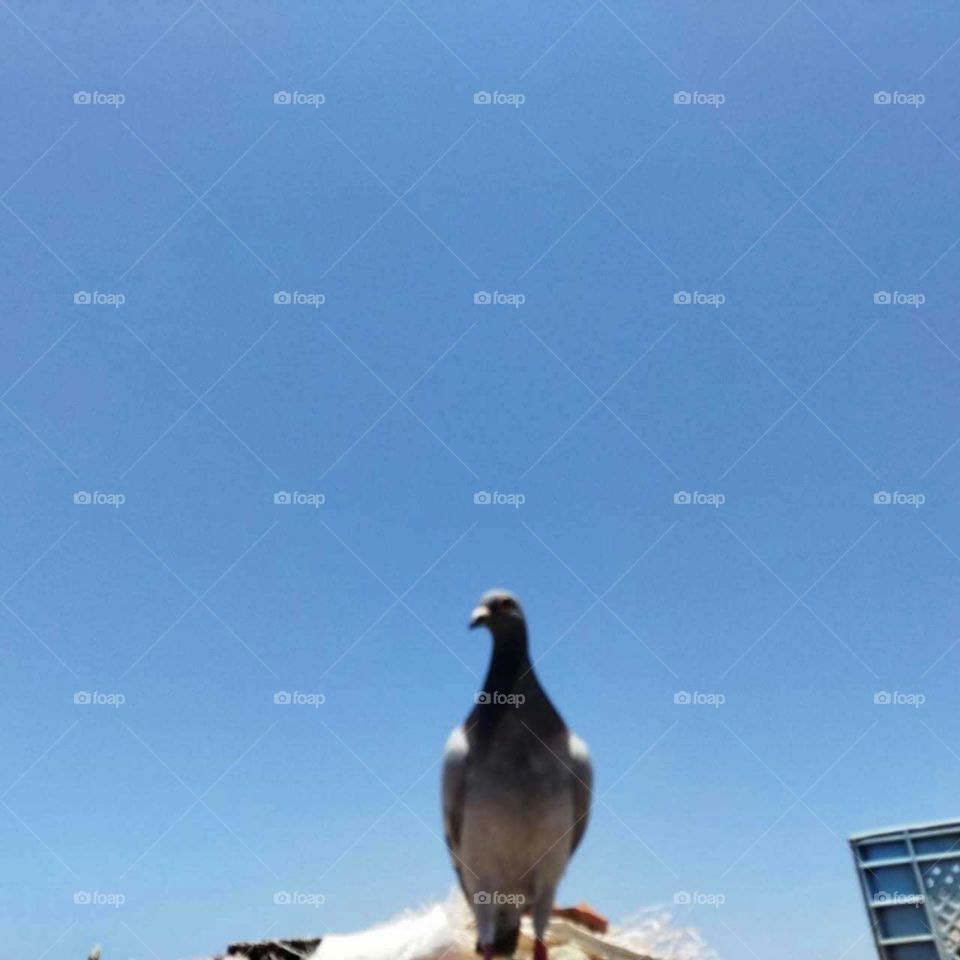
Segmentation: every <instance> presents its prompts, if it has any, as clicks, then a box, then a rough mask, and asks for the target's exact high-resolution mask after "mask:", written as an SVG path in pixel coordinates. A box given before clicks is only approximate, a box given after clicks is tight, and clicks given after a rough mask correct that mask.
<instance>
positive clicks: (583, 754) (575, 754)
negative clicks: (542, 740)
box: [569, 731, 593, 856]
mask: <svg viewBox="0 0 960 960" xmlns="http://www.w3.org/2000/svg"><path fill="white" fill-rule="evenodd" d="M569 750H570V772H571V773H572V774H573V816H574V825H573V829H572V831H571V833H572V834H573V842H572V843H571V845H570V855H571V856H573V853H574V851H575V850H576V849H577V847H578V846H580V841H581V840H582V839H583V835H584V833H586V830H587V820H588V819H589V817H590V799H591V797H592V796H593V764H592V763H591V762H590V751H589V750H588V749H587V745H586V744H585V743H584V742H583V740H581V739H580V738H579V737H578V736H577V735H576V734H575V733H574V732H573V731H571V732H570V739H569Z"/></svg>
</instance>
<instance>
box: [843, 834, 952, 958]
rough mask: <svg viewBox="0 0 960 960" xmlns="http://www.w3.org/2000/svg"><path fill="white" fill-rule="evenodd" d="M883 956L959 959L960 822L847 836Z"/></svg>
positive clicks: (881, 955) (871, 923)
mask: <svg viewBox="0 0 960 960" xmlns="http://www.w3.org/2000/svg"><path fill="white" fill-rule="evenodd" d="M850 846H851V848H852V850H853V857H854V862H855V863H856V867H857V875H858V877H859V880H860V888H861V890H862V892H863V897H864V902H865V903H866V906H867V915H868V917H869V919H870V926H871V928H872V930H873V936H874V941H875V943H876V945H877V952H878V953H879V954H880V957H881V960H960V821H956V820H951V821H945V822H943V823H925V824H916V825H913V826H907V827H893V828H891V829H889V830H880V831H875V832H871V833H858V834H855V835H854V836H852V837H851V838H850Z"/></svg>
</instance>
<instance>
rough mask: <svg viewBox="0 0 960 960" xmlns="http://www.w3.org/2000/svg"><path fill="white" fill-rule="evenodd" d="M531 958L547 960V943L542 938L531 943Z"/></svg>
mask: <svg viewBox="0 0 960 960" xmlns="http://www.w3.org/2000/svg"><path fill="white" fill-rule="evenodd" d="M533 960H547V945H546V944H545V943H544V942H543V941H542V940H537V941H535V942H534V944H533Z"/></svg>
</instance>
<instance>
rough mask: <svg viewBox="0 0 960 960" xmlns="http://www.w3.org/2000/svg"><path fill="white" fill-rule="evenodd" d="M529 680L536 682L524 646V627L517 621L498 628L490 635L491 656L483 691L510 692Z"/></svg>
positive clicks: (525, 629) (526, 649)
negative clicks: (491, 644)
mask: <svg viewBox="0 0 960 960" xmlns="http://www.w3.org/2000/svg"><path fill="white" fill-rule="evenodd" d="M530 680H532V681H533V683H536V677H535V676H534V674H533V664H532V663H531V662H530V652H529V650H528V648H527V628H526V627H525V626H524V625H523V624H522V623H521V624H518V625H517V626H515V627H513V626H511V627H510V628H508V629H507V630H504V631H498V633H496V634H494V637H493V655H492V656H491V657H490V667H489V669H488V670H487V677H486V679H485V680H484V681H483V692H484V693H488V694H496V693H513V692H515V691H516V688H517V687H518V686H520V685H524V686H525V685H526V683H527V681H530Z"/></svg>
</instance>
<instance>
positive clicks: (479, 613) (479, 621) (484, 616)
mask: <svg viewBox="0 0 960 960" xmlns="http://www.w3.org/2000/svg"><path fill="white" fill-rule="evenodd" d="M489 619H490V608H489V607H488V606H487V605H486V604H485V603H481V604H480V606H479V607H474V608H473V613H471V614H470V629H471V630H474V629H476V628H477V627H482V626H483V625H484V624H485V623H486V622H487V621H488V620H489Z"/></svg>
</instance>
